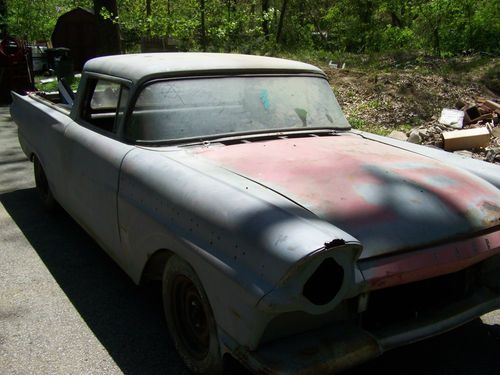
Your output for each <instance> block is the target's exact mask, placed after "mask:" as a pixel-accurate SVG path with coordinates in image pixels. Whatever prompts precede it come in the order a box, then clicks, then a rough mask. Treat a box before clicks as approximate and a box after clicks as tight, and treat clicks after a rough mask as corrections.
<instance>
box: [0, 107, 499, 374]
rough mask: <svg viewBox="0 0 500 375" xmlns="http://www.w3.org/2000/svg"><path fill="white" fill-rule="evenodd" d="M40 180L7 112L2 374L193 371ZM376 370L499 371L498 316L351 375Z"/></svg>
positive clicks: (2, 125)
mask: <svg viewBox="0 0 500 375" xmlns="http://www.w3.org/2000/svg"><path fill="white" fill-rule="evenodd" d="M32 175H33V169H32V164H31V163H30V162H28V161H27V160H26V158H25V157H24V154H23V153H22V151H21V150H20V148H19V146H18V142H17V132H16V127H15V125H14V124H13V123H12V122H11V121H10V117H9V113H8V108H7V107H0V374H122V373H123V374H160V373H161V374H185V373H187V371H186V370H185V368H184V366H183V365H182V363H181V362H180V359H179V357H178V356H177V354H176V352H175V350H174V348H173V345H172V343H171V341H170V339H169V337H168V335H167V333H166V324H165V321H164V318H163V314H162V311H161V303H160V300H159V291H158V289H157V288H155V287H148V288H144V287H137V286H135V285H134V284H133V283H132V282H131V281H130V279H129V278H128V277H127V276H126V275H125V273H124V272H122V271H121V270H120V269H119V268H118V267H117V266H116V265H115V264H114V263H113V261H112V260H111V259H110V258H109V257H108V256H107V255H106V254H105V253H104V252H103V251H102V250H100V248H99V247H98V246H97V245H96V243H95V242H94V241H93V240H92V239H91V238H90V237H89V236H88V235H87V234H86V233H85V232H84V231H83V230H82V229H81V228H80V227H79V226H78V225H77V224H76V223H75V222H74V221H73V220H72V219H71V218H70V217H69V216H68V215H67V214H65V213H64V212H59V213H57V214H55V215H54V214H52V215H51V214H48V213H46V212H45V211H44V210H43V208H42V205H41V202H40V200H39V199H38V196H37V194H36V191H35V189H34V181H33V177H32ZM240 371H241V369H239V368H238V367H237V366H234V367H231V369H230V370H229V371H228V372H230V373H239V372H240ZM373 371H376V372H382V371H383V372H385V373H405V374H422V373H426V374H471V373H475V374H478V373H479V374H500V310H498V311H496V312H493V313H490V314H488V315H485V316H484V317H482V319H481V320H480V319H477V320H475V321H474V322H472V323H470V324H468V325H466V326H464V327H462V328H460V329H457V330H455V331H453V332H451V333H448V334H445V335H442V336H439V337H437V338H434V339H432V340H427V341H425V342H422V343H418V344H414V345H411V346H407V347H405V348H401V349H398V350H395V351H392V352H389V353H387V354H386V355H384V356H382V357H380V358H378V359H377V360H375V361H372V362H370V363H367V364H365V365H362V366H360V367H358V368H356V369H354V370H352V371H350V374H358V373H359V374H361V373H367V372H373Z"/></svg>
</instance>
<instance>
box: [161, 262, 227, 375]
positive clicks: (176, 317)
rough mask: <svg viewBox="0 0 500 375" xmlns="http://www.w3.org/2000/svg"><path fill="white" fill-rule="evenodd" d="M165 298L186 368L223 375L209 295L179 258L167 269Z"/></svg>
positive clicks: (173, 331) (178, 349)
mask: <svg viewBox="0 0 500 375" xmlns="http://www.w3.org/2000/svg"><path fill="white" fill-rule="evenodd" d="M162 294H163V307H164V310H165V317H166V320H167V326H168V330H169V332H170V336H171V337H172V340H173V341H174V345H175V348H176V349H177V352H178V353H179V355H180V357H181V358H182V360H183V361H184V363H185V364H186V366H187V367H188V368H189V370H191V371H192V372H194V373H197V374H218V373H221V372H222V358H221V355H220V348H219V341H218V339H217V329H216V324H215V319H214V317H213V313H212V309H211V307H210V304H209V302H208V298H207V295H206V294H205V291H204V290H203V286H202V285H201V282H200V280H199V279H198V276H197V275H196V273H195V271H194V270H193V268H192V267H191V266H190V265H189V264H188V263H186V262H185V261H184V260H182V259H181V258H179V257H178V256H176V255H174V256H172V257H171V258H170V259H169V260H168V261H167V264H166V265H165V270H164V272H163V288H162Z"/></svg>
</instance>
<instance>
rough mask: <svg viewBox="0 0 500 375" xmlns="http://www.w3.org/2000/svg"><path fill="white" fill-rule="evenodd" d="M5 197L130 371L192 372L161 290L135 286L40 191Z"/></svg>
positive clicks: (63, 283)
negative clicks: (49, 207) (173, 335)
mask: <svg viewBox="0 0 500 375" xmlns="http://www.w3.org/2000/svg"><path fill="white" fill-rule="evenodd" d="M0 201H1V202H2V204H3V205H4V207H5V209H6V210H7V211H8V213H9V214H10V216H11V217H12V218H13V220H14V221H15V222H16V224H17V225H18V226H19V228H20V229H21V231H22V232H23V233H24V235H25V237H26V238H27V239H28V241H29V242H30V243H31V245H32V246H33V248H34V249H35V251H36V252H37V253H38V255H39V256H40V258H41V259H42V261H43V262H44V263H45V265H46V267H47V268H48V270H49V271H50V272H51V274H52V275H53V277H54V279H55V280H56V282H57V283H58V284H59V286H60V287H61V288H62V290H63V291H64V293H65V294H66V295H67V297H68V298H69V300H70V301H71V303H72V304H73V305H74V306H75V308H76V309H77V311H78V312H79V313H80V315H81V316H82V318H83V319H84V320H85V322H86V323H87V325H88V326H89V327H90V329H91V330H92V331H93V332H94V334H95V336H96V337H97V338H98V339H99V341H100V342H101V343H102V345H103V346H104V347H105V348H106V350H107V351H108V352H109V354H110V355H111V356H112V358H113V359H114V361H115V362H116V363H117V365H118V366H119V367H120V369H121V370H122V371H123V372H124V373H125V374H157V373H158V374H160V373H163V374H164V373H166V372H169V373H170V371H171V370H172V372H171V373H175V374H187V373H188V371H187V370H186V369H185V368H184V366H183V364H182V363H181V360H180V359H179V357H178V356H177V354H176V351H175V349H174V346H173V344H172V342H171V341H170V338H169V336H168V334H167V328H166V323H165V320H164V318H163V313H162V308H161V300H160V298H161V296H160V294H159V289H158V288H155V287H148V288H144V287H137V286H136V285H134V284H133V282H132V281H131V280H130V279H129V278H128V276H127V275H126V274H125V273H124V272H123V271H122V270H121V269H120V268H119V267H118V266H117V265H116V264H115V263H114V262H113V261H112V260H111V259H110V258H109V257H108V256H107V255H106V254H105V253H104V251H103V250H101V249H100V248H99V246H98V245H97V244H96V243H95V242H94V241H93V240H92V239H91V238H90V237H89V236H88V235H87V234H86V233H85V232H84V231H83V230H82V229H81V228H80V227H79V226H78V224H76V222H75V221H73V220H72V219H71V218H70V217H69V215H67V214H66V213H65V212H64V211H62V210H60V212H57V213H55V214H49V213H47V212H45V210H44V209H43V207H42V205H41V202H40V199H39V197H38V195H37V192H36V190H35V189H25V190H17V191H15V192H12V193H6V194H2V195H0Z"/></svg>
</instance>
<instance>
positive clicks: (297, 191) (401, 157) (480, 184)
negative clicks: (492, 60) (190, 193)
mask: <svg viewBox="0 0 500 375" xmlns="http://www.w3.org/2000/svg"><path fill="white" fill-rule="evenodd" d="M189 152H190V153H191V154H195V155H196V156H197V157H200V158H203V159H204V160H207V161H209V162H211V163H214V164H216V165H217V166H219V167H221V168H224V169H226V170H228V171H230V172H232V173H234V174H238V175H240V176H242V177H243V178H246V179H249V180H252V181H255V182H256V183H258V184H260V185H263V186H265V187H267V188H269V189H272V190H273V191H275V192H277V193H279V194H281V195H283V196H285V197H286V198H288V199H290V200H292V201H293V202H295V203H296V204H298V205H300V206H302V207H304V208H306V209H308V210H309V211H311V212H313V213H314V214H315V215H317V216H318V217H320V218H321V219H323V220H326V221H328V222H329V223H331V224H333V225H335V226H337V227H338V228H340V229H342V230H344V231H346V232H348V233H349V234H351V235H352V236H354V237H356V238H357V239H358V240H360V241H361V242H362V244H363V247H364V250H363V253H362V255H361V257H362V258H368V257H373V256H378V255H381V254H387V253H391V252H396V251H401V250H405V249H410V248H416V247H422V246H426V245H430V244H433V243H436V242H439V241H446V240H449V239H452V238H457V237H459V236H470V235H472V234H474V233H477V232H480V231H482V230H485V229H488V228H492V227H494V226H496V225H499V224H500V192H499V190H498V189H497V188H496V187H494V186H493V185H491V184H489V183H488V182H486V181H484V180H482V179H480V178H479V177H477V176H475V175H473V174H471V173H469V172H466V171H464V170H461V169H458V168H455V167H450V166H448V165H446V164H444V163H441V162H439V161H436V160H434V159H430V158H427V157H424V156H421V155H417V154H415V153H412V152H409V151H405V150H402V149H399V148H397V147H393V146H389V145H385V144H383V143H379V142H375V141H371V140H366V139H364V138H362V137H360V136H358V135H353V134H343V135H339V136H331V135H330V136H318V137H305V138H295V139H277V140H271V141H261V142H252V143H241V144H233V145H228V146H224V145H221V144H219V145H213V146H209V147H199V148H193V149H191V151H189Z"/></svg>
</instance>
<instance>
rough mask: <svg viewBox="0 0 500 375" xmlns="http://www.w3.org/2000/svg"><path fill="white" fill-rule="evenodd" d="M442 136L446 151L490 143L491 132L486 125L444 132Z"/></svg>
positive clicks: (472, 147)
mask: <svg viewBox="0 0 500 375" xmlns="http://www.w3.org/2000/svg"><path fill="white" fill-rule="evenodd" d="M442 136H443V144H444V149H445V150H446V151H455V150H471V149H474V148H478V147H486V146H488V144H489V143H490V132H489V131H488V128H486V127H483V128H473V129H466V130H454V131H449V132H443V134H442Z"/></svg>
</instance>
